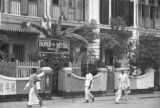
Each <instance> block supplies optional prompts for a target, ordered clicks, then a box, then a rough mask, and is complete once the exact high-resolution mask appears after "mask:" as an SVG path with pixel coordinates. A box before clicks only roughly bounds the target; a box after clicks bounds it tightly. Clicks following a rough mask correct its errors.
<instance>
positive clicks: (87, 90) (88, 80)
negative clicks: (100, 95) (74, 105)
mask: <svg viewBox="0 0 160 108" xmlns="http://www.w3.org/2000/svg"><path fill="white" fill-rule="evenodd" d="M92 86H93V75H92V74H91V73H90V72H89V71H88V70H87V74H86V79H85V88H84V90H85V100H86V101H85V103H88V102H89V100H90V99H92V102H94V96H93V95H92V94H91V92H90V89H91V87H92Z"/></svg>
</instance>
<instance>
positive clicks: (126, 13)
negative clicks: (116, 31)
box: [112, 0, 134, 26]
mask: <svg viewBox="0 0 160 108" xmlns="http://www.w3.org/2000/svg"><path fill="white" fill-rule="evenodd" d="M133 5H134V4H133V2H131V1H129V0H112V18H115V17H122V18H123V19H124V20H125V21H126V24H127V26H132V25H133V20H134V19H133V14H134V12H133Z"/></svg>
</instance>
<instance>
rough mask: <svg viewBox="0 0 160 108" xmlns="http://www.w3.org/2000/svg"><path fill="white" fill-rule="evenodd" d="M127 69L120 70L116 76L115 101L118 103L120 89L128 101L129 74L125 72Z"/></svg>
mask: <svg viewBox="0 0 160 108" xmlns="http://www.w3.org/2000/svg"><path fill="white" fill-rule="evenodd" d="M126 71H127V70H121V74H120V75H119V77H118V80H119V86H118V90H117V95H116V100H115V103H119V100H120V99H121V98H122V91H124V95H125V99H126V101H128V93H127V91H128V90H129V87H130V81H129V76H128V74H127V72H126Z"/></svg>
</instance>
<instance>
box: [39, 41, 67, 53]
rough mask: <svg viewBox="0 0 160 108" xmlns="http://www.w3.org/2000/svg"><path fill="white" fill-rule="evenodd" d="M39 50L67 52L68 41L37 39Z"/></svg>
mask: <svg viewBox="0 0 160 108" xmlns="http://www.w3.org/2000/svg"><path fill="white" fill-rule="evenodd" d="M39 51H40V52H43V53H56V54H68V53H69V42H67V41H63V40H53V39H52V40H46V39H45V40H39Z"/></svg>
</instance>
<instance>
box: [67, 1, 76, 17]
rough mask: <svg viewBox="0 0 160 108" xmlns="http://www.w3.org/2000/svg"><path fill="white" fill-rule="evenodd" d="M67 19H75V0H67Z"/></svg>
mask: <svg viewBox="0 0 160 108" xmlns="http://www.w3.org/2000/svg"><path fill="white" fill-rule="evenodd" d="M68 14H69V16H68V17H69V20H74V19H75V0H69V12H68Z"/></svg>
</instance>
